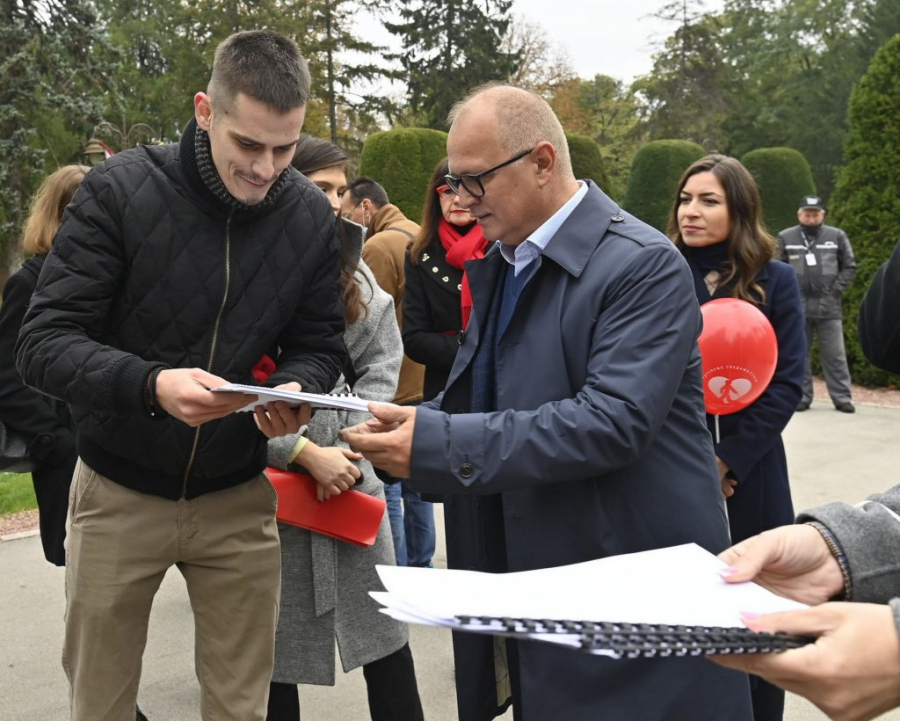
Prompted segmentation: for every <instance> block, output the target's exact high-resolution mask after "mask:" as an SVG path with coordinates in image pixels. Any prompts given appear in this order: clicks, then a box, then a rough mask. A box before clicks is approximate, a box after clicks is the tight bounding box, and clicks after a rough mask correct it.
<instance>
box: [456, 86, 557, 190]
mask: <svg viewBox="0 0 900 721" xmlns="http://www.w3.org/2000/svg"><path fill="white" fill-rule="evenodd" d="M469 113H478V115H479V116H480V117H482V118H489V119H490V125H491V127H492V128H493V133H492V138H491V139H492V140H496V141H497V142H499V144H500V147H502V148H503V149H504V150H505V151H506V153H507V154H508V155H514V154H517V153H521V152H522V151H524V150H528V149H529V148H533V147H535V146H536V145H538V143H541V142H548V143H550V144H551V145H552V146H553V148H554V149H555V151H556V173H557V175H559V176H560V179H564V180H569V179H574V175H573V174H572V160H571V157H570V156H569V144H568V142H567V141H566V134H565V131H564V130H563V127H562V125H561V124H560V122H559V119H558V118H557V117H556V115H555V113H554V112H553V109H552V108H551V107H550V106H549V105H548V104H547V101H546V100H544V99H543V98H541V97H539V96H538V95H535V94H534V93H531V92H528V91H527V90H522V89H521V88H514V87H513V86H511V85H487V86H483V87H481V88H477V89H476V90H474V91H472V93H471V94H469V95H468V96H467V97H465V98H464V99H463V100H461V101H460V102H458V103H456V105H454V106H453V108H452V109H451V110H450V114H449V116H448V118H447V121H448V124H449V125H450V126H451V127H450V129H451V132H452V130H453V126H454V125H455V124H456V122H457V121H458V120H461V119H462V118H463V116H465V115H466V114H469Z"/></svg>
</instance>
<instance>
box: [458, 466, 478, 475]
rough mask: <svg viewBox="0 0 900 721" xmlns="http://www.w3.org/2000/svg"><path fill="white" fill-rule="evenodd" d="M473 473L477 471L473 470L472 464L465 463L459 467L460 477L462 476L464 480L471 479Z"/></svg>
mask: <svg viewBox="0 0 900 721" xmlns="http://www.w3.org/2000/svg"><path fill="white" fill-rule="evenodd" d="M473 473H475V469H474V468H472V464H471V463H463V464H462V465H461V466H460V467H459V475H461V476H462V477H463V478H471V477H472V474H473Z"/></svg>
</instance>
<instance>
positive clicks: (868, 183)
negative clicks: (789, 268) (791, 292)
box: [825, 35, 900, 386]
mask: <svg viewBox="0 0 900 721" xmlns="http://www.w3.org/2000/svg"><path fill="white" fill-rule="evenodd" d="M898 67H900V35H897V36H895V37H894V38H893V39H892V40H890V41H888V42H887V43H886V44H885V45H884V46H883V47H882V48H881V49H880V50H879V51H878V52H877V53H876V54H875V57H874V58H872V62H871V63H870V65H869V69H868V71H867V72H866V74H865V75H864V76H863V77H862V79H861V80H860V81H859V83H858V84H857V86H856V88H854V90H853V94H852V95H851V97H850V111H849V131H848V132H847V136H846V138H845V140H844V163H845V164H844V166H843V167H842V168H839V169H838V173H837V184H836V186H835V192H834V196H833V198H832V202H831V215H830V216H829V217H828V218H827V219H826V221H825V222H826V223H829V224H830V225H835V226H837V227H839V228H843V229H844V231H846V233H847V236H848V237H849V238H850V243H851V244H852V245H853V251H854V254H855V255H856V260H857V271H856V278H855V280H854V281H853V283H852V284H851V286H850V288H849V290H848V292H847V294H846V295H845V296H844V320H845V323H844V335H845V337H846V341H847V355H848V360H849V362H850V372H851V375H852V376H853V380H854V381H856V382H857V383H863V384H865V385H869V386H875V385H878V386H885V385H888V386H896V385H897V377H896V376H892V375H890V374H888V373H884V372H882V371H879V370H878V369H876V368H874V367H873V366H872V365H870V364H869V363H868V361H866V359H865V357H864V356H863V354H862V350H861V349H860V347H859V334H858V332H857V326H856V322H857V317H858V315H859V306H860V303H861V302H862V299H863V296H864V295H865V292H866V289H867V288H868V287H869V283H871V282H872V276H873V275H874V274H875V271H876V270H877V269H878V266H880V265H881V264H882V263H884V262H885V261H886V260H887V259H888V257H889V256H890V254H891V251H892V250H893V247H894V245H895V244H896V243H897V241H898V239H900V142H898V138H900V73H898V72H897V68H898Z"/></svg>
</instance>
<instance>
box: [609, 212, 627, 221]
mask: <svg viewBox="0 0 900 721" xmlns="http://www.w3.org/2000/svg"><path fill="white" fill-rule="evenodd" d="M610 220H611V221H612V222H613V223H621V222H622V221H623V220H625V216H624V215H619V214H618V213H616V214H615V215H614V216H613V217H612V218H610Z"/></svg>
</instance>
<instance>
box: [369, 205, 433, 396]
mask: <svg viewBox="0 0 900 721" xmlns="http://www.w3.org/2000/svg"><path fill="white" fill-rule="evenodd" d="M418 232H419V226H418V225H417V224H416V223H414V222H413V221H411V220H409V219H407V217H406V216H405V215H403V213H402V212H401V211H400V208H398V207H397V206H396V205H391V204H388V205H385V206H383V207H382V208H381V209H380V210H379V211H378V212H377V213H376V214H375V216H374V217H373V218H372V221H371V222H370V223H369V237H368V238H367V240H366V243H365V245H363V251H362V257H363V260H364V261H365V263H366V265H368V266H369V268H370V269H371V271H372V274H373V275H374V276H375V279H376V280H377V281H378V285H379V286H381V289H382V290H384V291H385V292H386V293H387V294H388V295H390V296H391V297H392V298H393V299H394V310H395V312H396V314H397V325H398V326H399V327H400V329H401V331H402V330H403V291H404V290H405V288H406V276H405V273H404V259H405V257H406V248H407V246H409V244H410V243H411V242H412V240H413V238H414V237H415V236H416V234H417V233H418ZM424 377H425V366H423V365H419V364H418V363H414V362H413V361H411V360H410V359H409V358H407V357H406V356H405V355H404V356H403V364H402V365H401V366H400V383H399V385H398V386H397V395H396V397H395V398H394V402H395V403H400V404H403V405H406V404H409V403H418V402H419V401H421V400H422V384H423V382H424Z"/></svg>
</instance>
